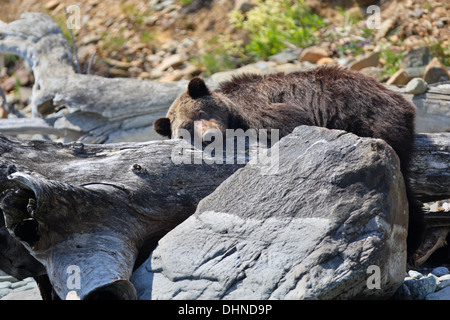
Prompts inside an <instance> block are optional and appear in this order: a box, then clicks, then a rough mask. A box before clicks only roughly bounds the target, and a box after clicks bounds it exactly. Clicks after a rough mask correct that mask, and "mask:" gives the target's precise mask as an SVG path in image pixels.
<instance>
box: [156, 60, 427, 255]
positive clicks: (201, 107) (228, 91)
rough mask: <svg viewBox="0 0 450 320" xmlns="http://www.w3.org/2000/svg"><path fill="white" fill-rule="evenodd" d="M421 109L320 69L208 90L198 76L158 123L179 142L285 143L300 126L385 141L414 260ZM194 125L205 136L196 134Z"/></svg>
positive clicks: (355, 78)
mask: <svg viewBox="0 0 450 320" xmlns="http://www.w3.org/2000/svg"><path fill="white" fill-rule="evenodd" d="M414 117H415V107H414V106H413V105H412V104H411V103H409V102H408V101H407V100H405V99H404V98H403V96H402V95H401V94H399V93H396V92H393V91H391V90H388V89H387V88H386V87H384V86H383V85H381V84H379V83H378V82H376V81H375V80H373V79H372V78H370V77H367V76H365V75H363V74H361V73H359V72H354V71H350V70H347V69H342V68H339V67H319V68H315V69H310V70H307V71H299V72H293V73H289V74H284V73H277V74H270V75H255V74H245V75H240V76H235V77H233V79H232V80H230V81H227V82H224V83H222V84H220V87H219V89H218V90H215V91H210V90H209V89H208V88H207V86H206V84H205V82H204V81H203V80H201V79H200V78H194V79H192V80H191V81H190V83H189V85H188V90H187V92H186V93H183V94H182V95H180V96H179V97H178V98H177V99H176V100H175V102H174V103H173V105H172V106H171V107H170V109H169V111H168V113H167V117H166V118H160V119H158V120H157V121H155V123H154V129H155V131H156V132H157V133H159V134H161V135H163V136H167V137H171V138H178V136H179V135H178V130H179V129H187V130H189V131H190V132H191V134H198V135H201V136H202V135H203V133H204V132H205V131H206V130H208V129H219V130H220V131H221V132H222V133H223V134H224V137H225V129H239V128H241V129H243V130H247V129H279V134H280V138H281V137H283V136H285V135H287V134H289V133H290V132H292V131H293V129H294V128H295V127H297V126H299V125H311V126H320V127H325V128H328V129H341V130H345V131H347V132H352V133H354V134H356V135H358V136H361V137H373V138H380V139H383V140H385V141H386V142H387V143H388V144H389V145H390V146H391V147H392V148H393V149H394V150H395V151H396V153H397V155H398V157H399V159H400V163H401V171H402V173H403V175H404V177H405V183H406V188H407V196H408V200H409V206H410V219H409V221H410V223H409V233H408V256H411V254H412V253H413V252H414V251H415V250H416V248H417V247H418V246H419V244H420V242H421V241H422V236H423V232H424V222H423V213H422V209H421V205H420V204H419V203H417V201H415V199H414V197H413V195H412V192H411V189H410V187H409V183H408V178H407V177H408V166H409V162H410V158H411V153H412V149H413V142H414ZM194 121H201V122H202V132H194Z"/></svg>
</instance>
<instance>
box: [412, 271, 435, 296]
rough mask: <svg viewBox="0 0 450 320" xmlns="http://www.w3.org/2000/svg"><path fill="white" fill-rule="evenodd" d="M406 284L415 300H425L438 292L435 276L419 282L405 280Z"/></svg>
mask: <svg viewBox="0 0 450 320" xmlns="http://www.w3.org/2000/svg"><path fill="white" fill-rule="evenodd" d="M404 284H405V285H406V286H407V287H408V289H409V291H410V292H411V296H412V298H413V300H423V299H425V297H426V296H427V295H428V294H430V293H433V292H434V290H436V286H437V280H436V277H435V276H428V277H423V278H420V279H418V280H405V282H404Z"/></svg>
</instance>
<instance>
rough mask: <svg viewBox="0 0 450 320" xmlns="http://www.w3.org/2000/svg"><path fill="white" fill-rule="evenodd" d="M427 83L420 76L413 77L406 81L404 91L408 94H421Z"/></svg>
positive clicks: (425, 89) (424, 90)
mask: <svg viewBox="0 0 450 320" xmlns="http://www.w3.org/2000/svg"><path fill="white" fill-rule="evenodd" d="M427 87H428V84H427V83H426V82H425V80H423V79H422V78H414V79H412V80H411V81H409V82H408V84H407V85H406V88H405V91H406V92H407V93H410V94H422V93H425V92H426V91H427Z"/></svg>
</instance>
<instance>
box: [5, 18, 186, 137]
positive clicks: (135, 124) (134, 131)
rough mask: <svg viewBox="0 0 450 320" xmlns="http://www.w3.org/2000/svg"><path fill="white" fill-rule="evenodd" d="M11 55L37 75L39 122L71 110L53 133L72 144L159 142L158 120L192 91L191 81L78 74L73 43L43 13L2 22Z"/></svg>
mask: <svg viewBox="0 0 450 320" xmlns="http://www.w3.org/2000/svg"><path fill="white" fill-rule="evenodd" d="M6 53H10V54H15V55H18V56H20V57H22V58H24V59H25V60H26V61H27V62H28V64H29V65H30V67H31V68H32V70H33V74H34V78H35V83H34V85H33V90H32V96H31V104H32V110H33V115H34V116H35V117H37V116H39V115H41V116H45V115H48V114H51V113H52V112H53V111H54V110H55V108H56V107H65V108H66V109H67V110H68V113H69V114H68V115H62V116H61V115H60V116H57V117H56V118H54V119H52V123H51V124H49V125H50V126H51V127H53V130H52V133H53V134H55V133H57V134H58V133H59V135H60V136H62V137H67V138H68V139H69V140H77V139H78V140H80V141H83V142H86V143H104V142H115V141H117V140H121V141H138V140H139V141H148V140H151V139H155V138H157V137H158V136H157V135H156V134H155V133H153V130H151V126H152V123H153V121H154V120H155V119H157V118H159V117H162V116H164V115H165V113H166V110H167V108H168V107H169V106H170V104H171V103H172V101H173V100H174V99H175V98H176V97H177V96H178V95H179V94H180V93H181V92H183V91H185V90H186V86H187V81H178V82H167V83H162V82H157V81H139V80H136V79H131V78H130V79H128V78H115V79H111V78H103V77H99V76H93V75H84V74H78V73H75V71H74V69H73V63H72V54H71V50H70V46H69V44H68V43H67V41H66V39H65V38H64V36H63V34H62V33H61V30H60V29H59V27H58V25H57V24H56V22H54V21H53V20H52V19H51V18H50V17H49V16H47V15H45V14H41V13H24V14H22V15H21V18H20V19H19V20H16V21H13V22H11V23H9V24H6V23H4V22H1V21H0V54H6ZM29 121H31V120H29ZM7 123H8V120H3V121H2V122H1V123H0V132H2V133H4V134H13V133H16V131H12V130H13V129H12V128H11V125H7ZM32 128H33V129H34V132H35V133H45V134H47V133H48V132H49V128H48V127H47V126H46V125H44V126H42V123H41V122H36V123H35V124H33V126H31V127H30V128H29V129H28V130H29V132H30V131H31V130H32ZM67 130H69V131H67ZM117 136H120V137H119V138H115V137H117Z"/></svg>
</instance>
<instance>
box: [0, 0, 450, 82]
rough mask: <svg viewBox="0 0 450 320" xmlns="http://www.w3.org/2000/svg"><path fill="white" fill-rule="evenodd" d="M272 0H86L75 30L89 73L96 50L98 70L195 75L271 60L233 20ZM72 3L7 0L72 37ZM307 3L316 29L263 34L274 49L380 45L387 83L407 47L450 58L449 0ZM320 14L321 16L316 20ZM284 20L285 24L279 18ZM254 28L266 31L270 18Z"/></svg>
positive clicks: (363, 49) (5, 15) (362, 50)
mask: <svg viewBox="0 0 450 320" xmlns="http://www.w3.org/2000/svg"><path fill="white" fill-rule="evenodd" d="M5 2H6V3H5ZM273 2H274V1H266V5H265V6H264V5H261V1H256V0H236V1H219V0H217V1H212V0H195V1H193V0H149V1H138V0H126V1H114V0H105V1H99V0H87V1H83V2H82V4H81V5H80V7H79V8H80V11H79V13H80V15H79V18H80V19H79V22H80V23H79V28H78V29H73V37H74V39H75V42H76V48H77V51H78V52H77V56H78V58H79V61H80V65H81V71H82V72H83V73H85V72H87V68H88V64H89V60H90V58H91V57H92V56H93V55H94V54H95V56H94V58H93V64H92V67H91V73H95V74H99V75H102V76H108V77H135V78H139V79H155V80H160V81H173V80H180V79H189V78H192V77H193V76H196V75H199V74H203V75H209V74H211V73H214V72H217V71H223V70H225V69H232V68H236V67H240V66H242V65H244V64H248V63H252V62H256V61H258V60H261V59H264V58H266V59H265V60H267V58H268V57H267V55H265V54H264V53H262V54H261V52H256V53H255V52H251V51H248V50H246V45H248V44H249V43H251V42H252V41H253V40H252V39H254V38H255V37H254V34H252V32H251V31H249V30H247V29H245V27H243V28H242V26H241V27H240V26H239V24H238V23H236V19H233V17H236V15H237V13H238V14H240V15H241V16H243V17H244V18H245V19H248V20H250V19H253V18H252V17H254V16H255V13H256V16H258V14H259V15H260V16H263V15H264V12H265V11H267V10H272V9H273V8H269V9H268V8H267V7H268V6H271V3H273ZM72 4H73V2H72V1H67V0H47V1H38V0H27V1H24V0H6V1H3V2H2V10H1V12H0V19H1V20H3V21H6V22H10V21H13V20H15V19H17V18H18V17H19V15H20V13H22V12H26V11H40V12H45V13H47V14H49V15H51V16H52V17H53V18H54V19H55V20H56V21H58V23H59V24H60V26H61V28H62V29H63V32H64V34H65V35H66V37H67V38H68V39H70V32H69V30H68V28H67V24H66V21H67V18H66V15H65V8H66V9H67V8H68V7H69V6H70V5H72ZM305 4H306V7H307V8H310V9H311V10H309V11H307V13H304V14H305V15H306V17H307V18H311V19H309V20H308V19H305V20H302V21H301V23H303V24H306V25H308V23H310V24H311V26H310V27H308V30H312V31H313V32H311V33H310V34H306V36H303V37H302V38H300V39H298V41H297V42H295V41H290V40H289V39H288V40H286V41H290V43H283V44H282V45H281V46H277V43H278V42H280V41H281V42H283V41H285V40H284V39H272V38H270V39H269V40H270V41H272V40H273V41H275V42H273V41H272V42H270V41H269V40H268V39H264V38H260V39H258V40H260V41H261V43H262V44H265V46H266V47H270V46H271V45H273V47H274V49H273V50H274V51H272V53H277V51H282V50H283V47H284V48H291V49H292V48H297V47H298V48H302V47H306V46H309V45H312V44H314V45H316V46H319V47H320V48H321V49H322V50H321V54H323V56H325V57H326V58H327V59H325V60H321V61H320V62H319V64H325V63H326V64H330V63H340V64H343V63H345V62H347V61H348V60H350V59H352V58H354V57H358V56H361V55H364V54H366V53H370V52H374V51H377V52H379V55H380V60H379V61H377V62H376V67H379V68H380V69H379V70H376V71H372V74H375V76H376V77H379V78H380V80H386V79H387V77H388V76H390V75H392V74H393V73H394V72H396V71H397V70H398V68H399V66H400V58H401V55H402V54H403V53H405V52H408V51H411V50H413V49H417V48H421V47H426V46H427V47H429V48H430V50H431V52H432V55H433V56H438V57H439V58H440V60H441V62H442V63H444V64H446V65H447V66H448V65H449V61H450V55H449V54H450V52H449V49H448V48H449V46H450V42H449V41H450V39H449V37H450V36H449V35H450V13H449V12H450V11H449V9H450V8H449V4H448V2H447V1H433V2H429V1H424V0H408V1H356V0H355V1H353V0H338V1H317V0H308V1H306V2H305ZM370 4H378V5H380V8H381V12H380V14H381V19H380V22H381V26H380V28H377V29H370V28H369V27H368V26H367V22H368V21H369V20H368V19H370V17H371V15H372V12H369V14H368V12H367V6H368V5H370ZM258 10H259V11H258ZM230 12H232V14H231V15H230ZM302 12H303V11H302ZM275 13H277V14H279V12H275ZM315 14H317V15H318V18H314V17H313V16H314V15H315ZM71 16H72V17H74V14H72V15H71ZM287 18H289V19H290V18H291V17H287ZM276 22H278V23H283V21H281V22H280V21H276V20H274V23H276ZM269 24H270V22H269ZM255 26H256V27H258V28H259V29H258V30H262V29H263V28H262V26H263V25H259V26H258V25H257V24H256V25H255ZM269 27H270V26H269ZM295 28H297V25H294V27H293V29H295ZM267 37H271V35H268V36H267ZM267 41H269V42H267ZM6 60H7V61H6V64H7V66H11V60H12V62H14V59H13V58H11V57H7V59H6ZM317 62H318V60H316V61H314V60H313V61H312V63H315V64H316V63H317ZM15 71H17V70H15V69H11V68H10V69H8V70H7V71H6V73H7V74H5V71H3V79H5V77H6V76H7V75H9V76H11V75H12V73H14V72H15ZM18 77H19V79H20V80H21V81H20V82H21V84H22V83H23V82H24V81H22V79H21V78H20V75H18ZM4 81H5V80H4ZM11 82H12V80H9V83H7V84H6V85H5V84H4V83H3V88H4V89H5V90H6V91H9V90H8V89H10V90H11V89H12V88H11V87H14V85H12V83H11ZM5 86H6V88H5Z"/></svg>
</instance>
